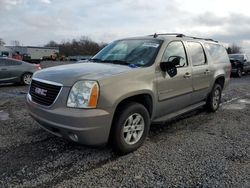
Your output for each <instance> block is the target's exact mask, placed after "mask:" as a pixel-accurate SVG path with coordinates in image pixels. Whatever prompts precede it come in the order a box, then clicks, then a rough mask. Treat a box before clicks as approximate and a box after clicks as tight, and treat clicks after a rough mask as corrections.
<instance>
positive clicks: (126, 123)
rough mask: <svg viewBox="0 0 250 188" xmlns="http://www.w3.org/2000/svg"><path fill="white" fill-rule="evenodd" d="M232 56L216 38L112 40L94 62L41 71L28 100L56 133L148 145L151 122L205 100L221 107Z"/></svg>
mask: <svg viewBox="0 0 250 188" xmlns="http://www.w3.org/2000/svg"><path fill="white" fill-rule="evenodd" d="M230 73H231V64H230V61H229V58H228V55H227V53H226V50H225V48H224V47H223V46H222V45H220V44H219V43H218V42H217V41H214V40H212V39H202V38H197V37H189V36H185V35H183V34H154V35H150V36H145V37H136V38H127V39H122V40H117V41H114V42H112V43H110V44H109V45H108V46H106V47H105V48H104V49H103V50H101V51H100V52H99V53H97V54H96V55H95V56H94V57H93V58H92V59H90V60H89V61H88V62H86V63H80V64H74V65H63V66H57V67H52V68H47V69H44V70H41V71H38V72H36V73H35V74H34V75H33V78H32V83H31V86H30V90H29V93H28V95H27V100H26V101H27V106H28V110H29V113H30V115H31V116H32V117H33V118H34V119H35V120H36V121H37V122H38V123H39V124H40V126H41V127H42V128H44V129H45V130H47V131H49V132H50V133H52V134H54V135H57V136H60V137H64V138H66V139H69V140H71V141H74V142H78V143H80V144H85V145H102V144H105V143H107V142H108V141H110V143H111V144H112V145H113V147H114V149H115V150H116V151H118V152H120V153H123V154H124V153H129V152H131V151H134V150H136V149H137V148H138V147H140V146H141V145H142V144H143V142H144V141H145V138H146V137H147V135H148V131H149V128H150V125H151V124H152V123H154V122H164V121H166V120H169V119H171V118H173V117H176V116H179V115H181V114H183V113H186V112H188V111H191V110H194V109H196V108H199V107H202V106H205V107H206V108H207V109H208V110H209V111H212V112H215V111H216V110H217V109H218V108H219V106H220V101H221V93H222V90H223V88H224V87H225V86H226V85H227V83H228V81H229V78H230Z"/></svg>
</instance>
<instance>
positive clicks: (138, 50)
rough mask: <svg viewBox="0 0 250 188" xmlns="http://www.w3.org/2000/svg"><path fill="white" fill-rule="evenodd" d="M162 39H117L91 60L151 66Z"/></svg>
mask: <svg viewBox="0 0 250 188" xmlns="http://www.w3.org/2000/svg"><path fill="white" fill-rule="evenodd" d="M161 43H162V41H161V40H156V39H149V40H142V39H129V40H119V41H115V42H113V43H111V44H109V45H108V46H106V47H105V48H104V49H103V50H101V51H100V52H99V53H98V54H97V55H95V56H94V57H93V58H92V59H90V61H93V62H103V63H105V62H106V63H114V64H124V65H130V66H139V67H141V66H150V65H152V64H153V62H154V59H155V57H156V55H157V53H158V51H159V48H160V46H161Z"/></svg>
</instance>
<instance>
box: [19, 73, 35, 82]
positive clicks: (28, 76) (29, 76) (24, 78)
mask: <svg viewBox="0 0 250 188" xmlns="http://www.w3.org/2000/svg"><path fill="white" fill-rule="evenodd" d="M31 80H32V74H31V73H24V74H23V76H22V78H21V84H23V85H30V84H31Z"/></svg>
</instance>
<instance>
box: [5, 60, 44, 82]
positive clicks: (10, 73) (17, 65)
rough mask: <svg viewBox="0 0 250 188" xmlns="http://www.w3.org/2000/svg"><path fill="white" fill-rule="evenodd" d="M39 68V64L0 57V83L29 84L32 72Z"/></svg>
mask: <svg viewBox="0 0 250 188" xmlns="http://www.w3.org/2000/svg"><path fill="white" fill-rule="evenodd" d="M40 69H41V67H40V64H30V63H27V62H24V61H20V60H16V59H11V58H4V57H0V83H19V84H23V85H29V84H30V83H31V78H32V75H33V73H34V72H36V71H38V70H40Z"/></svg>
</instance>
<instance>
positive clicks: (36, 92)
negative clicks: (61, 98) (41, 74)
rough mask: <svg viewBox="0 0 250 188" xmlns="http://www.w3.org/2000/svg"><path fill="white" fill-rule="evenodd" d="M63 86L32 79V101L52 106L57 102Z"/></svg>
mask: <svg viewBox="0 0 250 188" xmlns="http://www.w3.org/2000/svg"><path fill="white" fill-rule="evenodd" d="M61 88H62V86H58V85H52V84H48V83H44V82H40V81H37V80H32V82H31V85H30V91H29V93H30V95H31V98H32V101H34V102H35V103H38V104H41V105H44V106H51V105H52V104H53V103H54V102H55V100H56V98H57V96H58V94H59V92H60V90H61Z"/></svg>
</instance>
